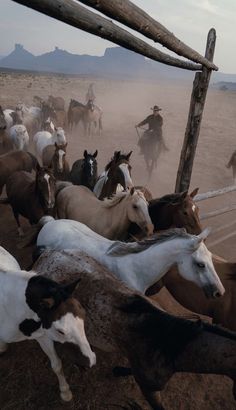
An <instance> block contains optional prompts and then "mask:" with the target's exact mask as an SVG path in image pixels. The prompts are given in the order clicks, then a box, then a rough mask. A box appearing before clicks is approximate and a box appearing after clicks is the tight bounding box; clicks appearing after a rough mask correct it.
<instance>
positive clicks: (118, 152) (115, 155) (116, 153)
mask: <svg viewBox="0 0 236 410" xmlns="http://www.w3.org/2000/svg"><path fill="white" fill-rule="evenodd" d="M119 158H120V151H115V152H114V160H115V161H118V159H119Z"/></svg>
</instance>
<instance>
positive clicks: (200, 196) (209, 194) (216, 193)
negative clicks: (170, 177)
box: [194, 185, 236, 202]
mask: <svg viewBox="0 0 236 410" xmlns="http://www.w3.org/2000/svg"><path fill="white" fill-rule="evenodd" d="M234 191H236V185H232V186H227V187H225V188H221V189H217V190H216V191H209V192H205V193H203V194H197V195H196V196H195V197H194V202H199V201H204V200H205V199H209V198H215V197H217V196H220V195H224V194H228V193H230V192H234Z"/></svg>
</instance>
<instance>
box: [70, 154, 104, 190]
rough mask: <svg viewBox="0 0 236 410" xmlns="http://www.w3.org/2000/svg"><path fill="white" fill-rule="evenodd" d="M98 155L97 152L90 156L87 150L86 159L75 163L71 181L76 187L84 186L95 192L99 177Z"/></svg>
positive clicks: (71, 172)
mask: <svg viewBox="0 0 236 410" xmlns="http://www.w3.org/2000/svg"><path fill="white" fill-rule="evenodd" d="M97 154H98V151H97V150H96V151H95V152H94V154H88V152H87V150H85V151H84V158H81V159H78V160H77V161H75V162H74V164H73V165H72V168H71V171H70V181H71V182H72V183H73V184H74V185H84V186H86V187H87V188H89V189H91V191H92V190H93V188H94V185H95V183H96V181H97V177H98V175H97V160H96V157H97Z"/></svg>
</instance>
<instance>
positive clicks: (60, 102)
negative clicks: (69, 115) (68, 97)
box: [48, 95, 65, 111]
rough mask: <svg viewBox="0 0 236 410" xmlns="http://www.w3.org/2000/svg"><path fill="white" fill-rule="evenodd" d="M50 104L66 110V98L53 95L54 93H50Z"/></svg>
mask: <svg viewBox="0 0 236 410" xmlns="http://www.w3.org/2000/svg"><path fill="white" fill-rule="evenodd" d="M48 104H49V105H50V106H51V107H53V108H54V110H56V111H65V100H64V98H62V97H53V95H49V97H48Z"/></svg>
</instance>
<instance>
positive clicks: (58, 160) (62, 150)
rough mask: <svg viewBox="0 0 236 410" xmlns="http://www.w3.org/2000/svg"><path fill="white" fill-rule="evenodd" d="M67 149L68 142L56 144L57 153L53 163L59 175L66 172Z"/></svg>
mask: <svg viewBox="0 0 236 410" xmlns="http://www.w3.org/2000/svg"><path fill="white" fill-rule="evenodd" d="M66 147H67V142H66V143H65V144H61V145H60V144H58V143H57V142H55V152H54V155H53V157H52V163H53V164H54V166H55V168H56V171H57V172H58V173H59V174H62V173H63V172H64V170H65V165H66Z"/></svg>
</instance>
